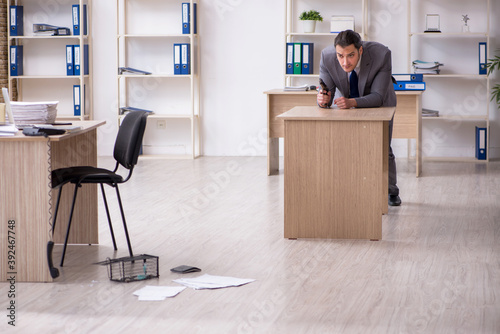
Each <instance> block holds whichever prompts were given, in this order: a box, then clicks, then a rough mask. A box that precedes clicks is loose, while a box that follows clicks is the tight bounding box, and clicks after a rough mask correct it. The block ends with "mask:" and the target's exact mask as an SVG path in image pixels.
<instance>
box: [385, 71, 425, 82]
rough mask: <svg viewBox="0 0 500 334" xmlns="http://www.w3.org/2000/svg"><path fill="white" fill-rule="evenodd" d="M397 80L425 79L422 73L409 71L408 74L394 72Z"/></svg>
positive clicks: (420, 80)
mask: <svg viewBox="0 0 500 334" xmlns="http://www.w3.org/2000/svg"><path fill="white" fill-rule="evenodd" d="M392 76H393V78H394V79H396V81H397V82H400V81H419V82H423V81H424V75H423V74H421V73H408V74H393V75H392Z"/></svg>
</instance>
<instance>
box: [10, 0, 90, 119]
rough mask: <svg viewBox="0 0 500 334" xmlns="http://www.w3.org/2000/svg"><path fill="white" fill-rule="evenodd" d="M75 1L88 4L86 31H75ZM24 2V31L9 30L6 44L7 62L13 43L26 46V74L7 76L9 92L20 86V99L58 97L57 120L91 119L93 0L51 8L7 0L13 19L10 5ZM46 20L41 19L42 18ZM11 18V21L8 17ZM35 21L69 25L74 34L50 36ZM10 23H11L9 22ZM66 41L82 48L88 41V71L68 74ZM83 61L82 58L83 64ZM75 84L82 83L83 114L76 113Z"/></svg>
mask: <svg viewBox="0 0 500 334" xmlns="http://www.w3.org/2000/svg"><path fill="white" fill-rule="evenodd" d="M72 4H79V5H80V8H82V6H83V5H86V6H87V17H86V20H87V34H86V35H83V34H82V35H73V20H72V17H73V16H72ZM11 5H15V6H23V9H24V15H23V23H24V25H23V26H24V34H23V36H11V31H10V29H8V33H7V39H8V43H7V47H8V50H9V52H8V53H9V55H8V62H9V64H11V61H12V59H11V52H10V47H11V46H14V45H22V46H23V49H24V52H23V53H24V57H23V60H22V61H23V64H24V73H23V75H18V76H11V75H10V70H9V71H8V73H9V78H8V88H9V95H10V97H11V99H14V96H15V95H16V94H14V90H15V89H17V99H16V100H19V101H25V102H28V101H59V104H58V107H57V120H58V121H59V120H65V121H71V120H89V119H93V105H92V96H93V94H92V56H91V55H92V16H91V13H92V1H91V0H75V1H74V2H69V1H68V2H67V3H64V4H59V5H58V6H54V7H53V8H52V7H51V8H52V10H50V11H48V10H46V9H44V8H43V7H42V5H41V4H40V2H39V1H36V0H22V1H21V0H18V1H8V2H7V18H8V19H9V20H10V6H11ZM79 12H80V17H79V22H84V21H83V20H84V11H83V10H80V11H79ZM42 18H43V19H45V20H46V21H44V22H39V21H38V20H40V19H42ZM9 22H10V21H9ZM33 23H44V24H50V25H54V26H60V27H66V28H69V29H70V32H71V35H66V36H50V35H46V34H45V33H44V34H45V35H40V34H35V33H34V32H33V29H32V24H33ZM8 26H10V24H9V25H8ZM66 45H79V46H80V50H83V49H84V45H88V73H89V74H87V75H85V74H84V71H83V69H82V71H81V74H80V75H72V76H68V75H67V74H66V57H65V55H66V54H65V50H66ZM83 63H84V61H83V58H82V64H83ZM73 85H80V87H85V89H81V90H80V101H85V103H84V106H85V109H84V110H83V112H81V114H80V116H74V104H73V103H74V101H73Z"/></svg>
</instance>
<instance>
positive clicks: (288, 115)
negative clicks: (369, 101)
mask: <svg viewBox="0 0 500 334" xmlns="http://www.w3.org/2000/svg"><path fill="white" fill-rule="evenodd" d="M395 110H396V107H382V108H353V109H337V108H331V109H326V108H320V107H318V106H300V107H294V108H292V109H290V110H288V111H287V112H284V113H283V114H281V115H279V116H277V117H278V118H283V119H284V120H295V121H299V120H302V121H390V120H391V119H392V116H393V115H394V111H395Z"/></svg>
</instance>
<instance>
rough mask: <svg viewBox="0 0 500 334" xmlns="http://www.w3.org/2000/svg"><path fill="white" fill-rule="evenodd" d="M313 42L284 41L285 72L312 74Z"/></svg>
mask: <svg viewBox="0 0 500 334" xmlns="http://www.w3.org/2000/svg"><path fill="white" fill-rule="evenodd" d="M313 60H314V43H286V74H313V68H314V64H313Z"/></svg>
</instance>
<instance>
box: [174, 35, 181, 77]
mask: <svg viewBox="0 0 500 334" xmlns="http://www.w3.org/2000/svg"><path fill="white" fill-rule="evenodd" d="M174 74H175V75H179V74H181V44H180V43H174Z"/></svg>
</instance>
